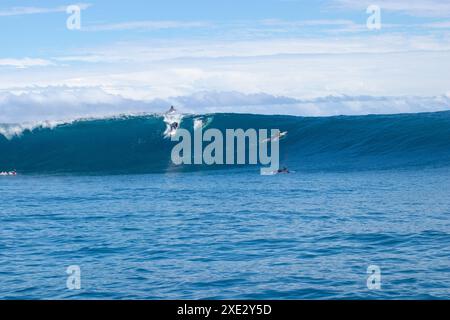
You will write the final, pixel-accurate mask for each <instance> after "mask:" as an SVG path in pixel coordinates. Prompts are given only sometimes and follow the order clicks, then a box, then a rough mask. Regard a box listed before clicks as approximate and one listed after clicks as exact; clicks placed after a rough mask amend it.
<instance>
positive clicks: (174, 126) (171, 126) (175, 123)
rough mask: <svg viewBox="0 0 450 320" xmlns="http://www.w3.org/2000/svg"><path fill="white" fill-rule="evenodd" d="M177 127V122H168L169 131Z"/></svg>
mask: <svg viewBox="0 0 450 320" xmlns="http://www.w3.org/2000/svg"><path fill="white" fill-rule="evenodd" d="M177 129H178V122H174V123H171V124H170V131H174V130H177Z"/></svg>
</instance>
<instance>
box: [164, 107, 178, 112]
mask: <svg viewBox="0 0 450 320" xmlns="http://www.w3.org/2000/svg"><path fill="white" fill-rule="evenodd" d="M175 112H177V110H176V109H175V107H174V106H170V109H169V111H167V112H166V113H175Z"/></svg>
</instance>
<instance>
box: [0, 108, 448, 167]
mask: <svg viewBox="0 0 450 320" xmlns="http://www.w3.org/2000/svg"><path fill="white" fill-rule="evenodd" d="M166 117H167V116H163V115H156V114H150V115H128V116H125V115H124V116H117V117H110V118H94V119H80V120H75V121H70V122H43V123H39V124H34V125H11V124H2V125H0V155H1V157H0V170H1V171H10V170H13V169H16V170H17V171H18V172H21V173H22V174H26V173H34V174H39V173H45V174H52V173H72V174H124V173H151V172H167V171H177V172H183V171H191V170H205V169H211V168H214V169H232V168H233V166H231V167H227V166H174V165H173V164H172V163H171V160H170V155H171V150H172V148H173V146H174V145H175V143H174V142H172V141H170V139H165V138H167V130H168V127H167V121H168V120H167V119H166ZM177 117H178V118H177V120H178V121H179V122H181V128H184V129H188V130H190V131H193V130H194V127H195V126H198V121H199V119H201V118H206V119H208V120H207V124H208V127H209V128H216V129H219V130H220V131H221V132H223V133H224V132H225V130H226V129H244V130H246V129H249V128H254V129H256V130H258V129H280V130H281V131H286V132H289V135H288V136H287V137H286V139H283V143H281V146H280V148H281V149H280V152H281V155H280V156H281V161H282V164H284V165H289V166H291V167H292V168H293V169H295V170H300V171H302V170H303V171H308V170H344V171H345V170H370V169H388V168H402V167H404V168H407V167H442V166H444V167H445V166H448V165H449V164H450V112H435V113H419V114H400V115H368V116H335V117H318V118H315V117H297V116H276V115H274V116H270V115H254V114H210V115H186V116H184V117H183V119H182V120H181V117H180V116H177ZM256 169H258V168H256Z"/></svg>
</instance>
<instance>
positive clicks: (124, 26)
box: [82, 20, 210, 31]
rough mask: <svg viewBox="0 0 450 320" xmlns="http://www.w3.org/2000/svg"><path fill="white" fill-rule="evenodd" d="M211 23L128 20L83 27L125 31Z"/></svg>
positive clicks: (88, 29)
mask: <svg viewBox="0 0 450 320" xmlns="http://www.w3.org/2000/svg"><path fill="white" fill-rule="evenodd" d="M208 26H210V24H209V23H208V22H204V21H151V20H147V21H128V22H121V23H111V24H99V25H91V26H86V27H83V28H82V30H83V31H123V30H147V31H151V30H161V29H183V28H203V27H208Z"/></svg>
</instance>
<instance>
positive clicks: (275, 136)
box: [262, 131, 287, 142]
mask: <svg viewBox="0 0 450 320" xmlns="http://www.w3.org/2000/svg"><path fill="white" fill-rule="evenodd" d="M286 135H287V131H284V132H279V133H277V134H276V135H274V136H272V137H270V138H268V139H265V140H263V141H262V142H269V141H280V140H281V138H284V137H285V136H286Z"/></svg>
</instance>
